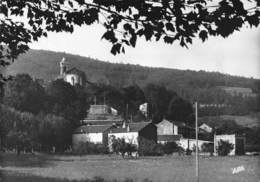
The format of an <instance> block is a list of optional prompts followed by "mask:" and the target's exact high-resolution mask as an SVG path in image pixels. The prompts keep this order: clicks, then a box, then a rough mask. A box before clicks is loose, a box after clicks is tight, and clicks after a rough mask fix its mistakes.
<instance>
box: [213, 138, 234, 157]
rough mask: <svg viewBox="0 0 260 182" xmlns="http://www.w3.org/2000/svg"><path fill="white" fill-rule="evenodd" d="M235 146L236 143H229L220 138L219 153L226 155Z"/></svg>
mask: <svg viewBox="0 0 260 182" xmlns="http://www.w3.org/2000/svg"><path fill="white" fill-rule="evenodd" d="M233 148H234V145H233V144H232V143H229V142H228V141H224V140H220V141H219V142H218V147H217V152H218V155H221V156H226V155H228V154H229V153H230V152H231V150H232V149H233Z"/></svg>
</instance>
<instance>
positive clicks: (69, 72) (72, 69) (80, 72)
mask: <svg viewBox="0 0 260 182" xmlns="http://www.w3.org/2000/svg"><path fill="white" fill-rule="evenodd" d="M66 74H77V75H80V76H84V77H85V76H86V75H85V73H84V72H83V71H81V70H79V69H78V68H75V67H73V68H71V69H68V70H67V71H66Z"/></svg>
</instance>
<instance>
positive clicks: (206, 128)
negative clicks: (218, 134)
mask: <svg viewBox="0 0 260 182" xmlns="http://www.w3.org/2000/svg"><path fill="white" fill-rule="evenodd" d="M212 131H213V129H212V128H211V127H210V126H209V125H207V124H206V123H203V124H201V125H200V126H199V132H202V133H211V132H212Z"/></svg>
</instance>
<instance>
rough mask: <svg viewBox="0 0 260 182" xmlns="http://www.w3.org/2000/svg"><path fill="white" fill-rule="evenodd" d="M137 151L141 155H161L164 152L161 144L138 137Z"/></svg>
mask: <svg viewBox="0 0 260 182" xmlns="http://www.w3.org/2000/svg"><path fill="white" fill-rule="evenodd" d="M138 153H139V155H142V156H147V155H148V156H161V155H163V154H164V151H163V145H162V144H157V143H156V142H154V141H151V140H147V139H145V138H139V148H138Z"/></svg>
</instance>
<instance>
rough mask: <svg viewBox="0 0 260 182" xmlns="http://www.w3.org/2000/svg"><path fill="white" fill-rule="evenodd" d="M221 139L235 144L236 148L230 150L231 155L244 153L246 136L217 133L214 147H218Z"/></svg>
mask: <svg viewBox="0 0 260 182" xmlns="http://www.w3.org/2000/svg"><path fill="white" fill-rule="evenodd" d="M220 140H223V141H228V142H229V143H231V144H233V146H234V148H233V149H232V150H231V151H230V153H229V155H242V154H244V152H245V151H244V147H245V137H244V136H241V135H237V134H225V135H215V139H214V147H215V149H217V148H218V145H219V142H220Z"/></svg>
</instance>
